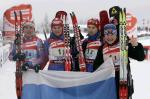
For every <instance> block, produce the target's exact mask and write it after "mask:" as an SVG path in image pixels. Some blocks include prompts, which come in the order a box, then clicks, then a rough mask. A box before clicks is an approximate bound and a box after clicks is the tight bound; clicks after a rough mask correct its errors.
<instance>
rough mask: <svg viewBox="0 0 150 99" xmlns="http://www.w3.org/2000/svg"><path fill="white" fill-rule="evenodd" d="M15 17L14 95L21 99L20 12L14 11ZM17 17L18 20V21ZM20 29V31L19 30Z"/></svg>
mask: <svg viewBox="0 0 150 99" xmlns="http://www.w3.org/2000/svg"><path fill="white" fill-rule="evenodd" d="M14 17H15V36H16V39H15V41H14V44H15V47H16V57H15V58H14V60H15V61H16V73H15V74H16V94H17V98H18V99H21V96H22V65H23V64H24V60H25V54H23V53H22V49H21V44H22V21H23V20H22V12H21V11H17V12H16V11H14ZM18 17H19V19H18ZM19 28H20V29H19Z"/></svg>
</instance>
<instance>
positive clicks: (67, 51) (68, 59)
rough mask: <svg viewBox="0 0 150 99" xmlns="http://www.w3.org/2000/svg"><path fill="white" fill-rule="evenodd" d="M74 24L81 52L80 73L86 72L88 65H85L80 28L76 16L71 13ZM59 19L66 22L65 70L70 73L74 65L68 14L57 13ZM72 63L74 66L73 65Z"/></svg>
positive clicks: (77, 43) (79, 58) (79, 59)
mask: <svg viewBox="0 0 150 99" xmlns="http://www.w3.org/2000/svg"><path fill="white" fill-rule="evenodd" d="M70 16H71V20H72V24H73V30H74V35H75V42H76V45H77V50H78V52H79V57H78V61H79V68H80V71H82V72H85V71H86V65H85V59H84V55H83V50H82V44H81V38H80V29H79V26H78V22H77V18H76V16H75V14H74V12H72V13H70ZM55 17H57V18H60V19H62V20H63V22H64V31H63V32H64V41H65V70H66V71H70V70H71V67H72V66H71V65H73V62H72V61H73V60H72V56H71V50H70V34H69V24H68V23H67V13H66V12H65V11H58V12H57V13H56V16H55ZM71 63H72V64H71Z"/></svg>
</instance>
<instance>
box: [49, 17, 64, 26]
mask: <svg viewBox="0 0 150 99" xmlns="http://www.w3.org/2000/svg"><path fill="white" fill-rule="evenodd" d="M53 26H62V27H63V21H62V20H61V19H59V18H54V19H53V20H52V23H51V28H52V27H53Z"/></svg>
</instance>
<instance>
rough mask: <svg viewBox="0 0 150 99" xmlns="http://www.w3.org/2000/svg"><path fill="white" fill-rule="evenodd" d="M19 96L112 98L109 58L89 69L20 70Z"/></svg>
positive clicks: (112, 75) (35, 98)
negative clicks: (21, 90) (98, 65)
mask: <svg viewBox="0 0 150 99" xmlns="http://www.w3.org/2000/svg"><path fill="white" fill-rule="evenodd" d="M22 99H116V86H115V71H114V66H113V63H112V60H111V59H108V60H107V61H106V62H105V63H104V64H102V65H101V66H100V68H99V69H98V70H97V71H95V72H93V73H87V72H65V71H40V72H39V73H35V72H34V71H32V70H29V71H27V72H24V73H23V94H22Z"/></svg>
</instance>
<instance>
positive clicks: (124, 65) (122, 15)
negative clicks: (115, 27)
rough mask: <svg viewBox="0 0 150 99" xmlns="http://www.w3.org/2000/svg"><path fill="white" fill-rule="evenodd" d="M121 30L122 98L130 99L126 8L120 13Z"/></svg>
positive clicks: (120, 88)
mask: <svg viewBox="0 0 150 99" xmlns="http://www.w3.org/2000/svg"><path fill="white" fill-rule="evenodd" d="M119 31H120V46H121V48H120V87H119V96H120V99H128V80H127V73H128V70H127V65H128V48H127V46H128V42H127V33H126V10H125V9H121V11H120V13H119Z"/></svg>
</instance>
